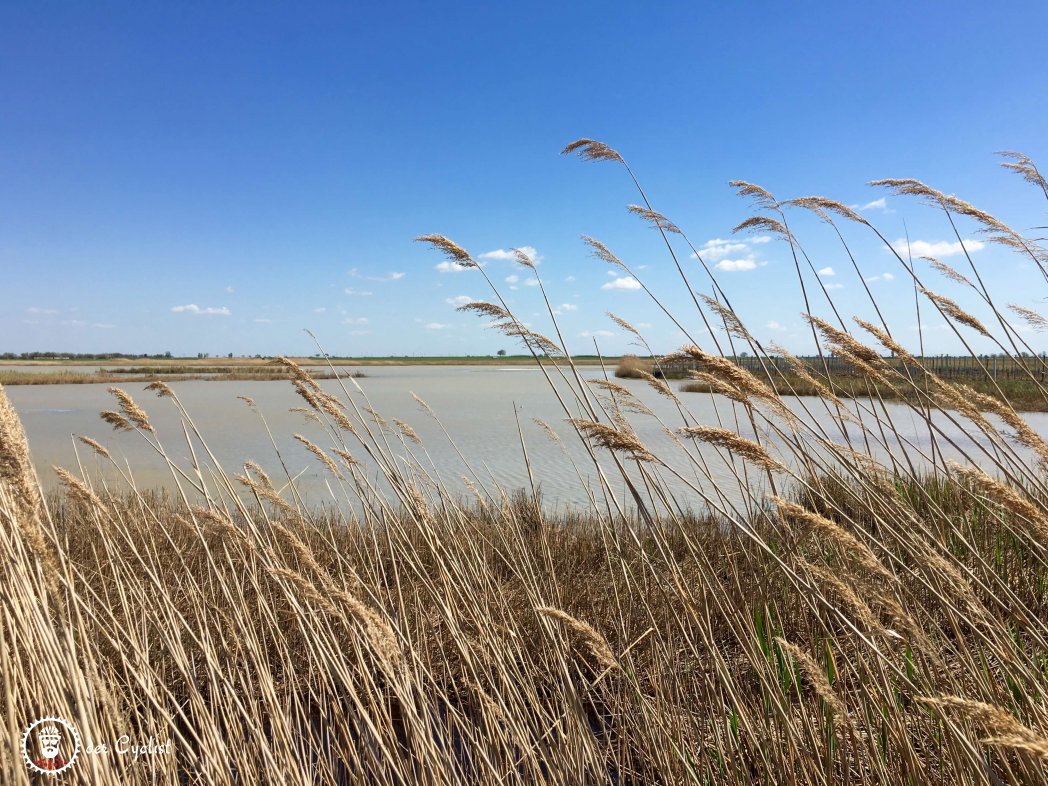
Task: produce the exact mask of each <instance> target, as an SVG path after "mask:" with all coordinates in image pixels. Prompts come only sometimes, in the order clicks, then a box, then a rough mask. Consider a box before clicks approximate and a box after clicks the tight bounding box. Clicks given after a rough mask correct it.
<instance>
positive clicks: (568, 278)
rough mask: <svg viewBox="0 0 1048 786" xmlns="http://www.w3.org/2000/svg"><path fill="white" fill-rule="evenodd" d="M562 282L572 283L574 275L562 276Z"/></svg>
mask: <svg viewBox="0 0 1048 786" xmlns="http://www.w3.org/2000/svg"><path fill="white" fill-rule="evenodd" d="M564 283H565V284H574V283H575V276H565V277H564Z"/></svg>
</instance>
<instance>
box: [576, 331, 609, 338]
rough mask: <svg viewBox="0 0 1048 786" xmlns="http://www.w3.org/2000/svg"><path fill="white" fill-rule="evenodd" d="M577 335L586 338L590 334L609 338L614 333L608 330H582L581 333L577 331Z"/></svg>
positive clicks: (595, 336)
mask: <svg viewBox="0 0 1048 786" xmlns="http://www.w3.org/2000/svg"><path fill="white" fill-rule="evenodd" d="M579 335H580V336H582V337H583V338H588V337H590V336H592V337H593V338H610V337H611V336H614V335H615V334H614V333H612V332H611V331H610V330H592V331H591V330H583V331H582V332H581V333H579Z"/></svg>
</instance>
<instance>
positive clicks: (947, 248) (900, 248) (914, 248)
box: [892, 238, 986, 259]
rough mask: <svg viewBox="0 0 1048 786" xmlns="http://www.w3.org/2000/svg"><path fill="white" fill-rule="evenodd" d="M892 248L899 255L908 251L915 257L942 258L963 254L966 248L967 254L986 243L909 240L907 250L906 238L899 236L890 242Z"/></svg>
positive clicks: (981, 247)
mask: <svg viewBox="0 0 1048 786" xmlns="http://www.w3.org/2000/svg"><path fill="white" fill-rule="evenodd" d="M962 243H963V246H962ZM892 248H894V249H895V251H896V253H898V254H899V256H901V257H905V256H907V253H909V254H912V255H913V256H915V257H935V258H936V259H943V258H945V257H954V256H957V255H958V254H963V253H964V251H965V250H967V251H968V253H969V254H972V253H975V252H976V251H981V250H982V249H984V248H986V244H985V243H984V242H983V241H981V240H962V241H957V240H954V241H952V242H951V241H949V240H938V241H936V242H934V243H929V242H928V241H927V240H911V241H910V243H909V250H908V251H907V248H906V238H899V239H898V240H896V241H895V242H894V243H892Z"/></svg>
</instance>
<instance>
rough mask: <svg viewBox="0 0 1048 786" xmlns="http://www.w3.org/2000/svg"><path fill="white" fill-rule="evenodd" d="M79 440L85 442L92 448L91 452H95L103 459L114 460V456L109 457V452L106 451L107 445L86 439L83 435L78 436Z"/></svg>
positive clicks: (89, 438)
mask: <svg viewBox="0 0 1048 786" xmlns="http://www.w3.org/2000/svg"><path fill="white" fill-rule="evenodd" d="M77 439H79V440H80V441H81V442H83V443H84V444H85V445H87V446H88V447H89V448H91V450H93V451H94V452H95V453H97V454H98V455H99V456H101V457H102V458H112V456H110V455H109V451H108V450H107V449H106V447H105V445H102V444H101V443H99V442H96V441H95V440H93V439H91V437H85V436H83V435H79V434H78V435H77Z"/></svg>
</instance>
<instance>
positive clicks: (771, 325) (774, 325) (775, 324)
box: [768, 319, 786, 330]
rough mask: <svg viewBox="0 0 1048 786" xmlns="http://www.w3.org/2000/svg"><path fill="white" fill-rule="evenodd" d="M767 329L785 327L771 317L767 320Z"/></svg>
mask: <svg viewBox="0 0 1048 786" xmlns="http://www.w3.org/2000/svg"><path fill="white" fill-rule="evenodd" d="M768 329H769V330H785V329H786V328H784V327H783V326H782V325H780V324H779V323H778V322H776V321H775V320H774V319H771V320H768Z"/></svg>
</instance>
